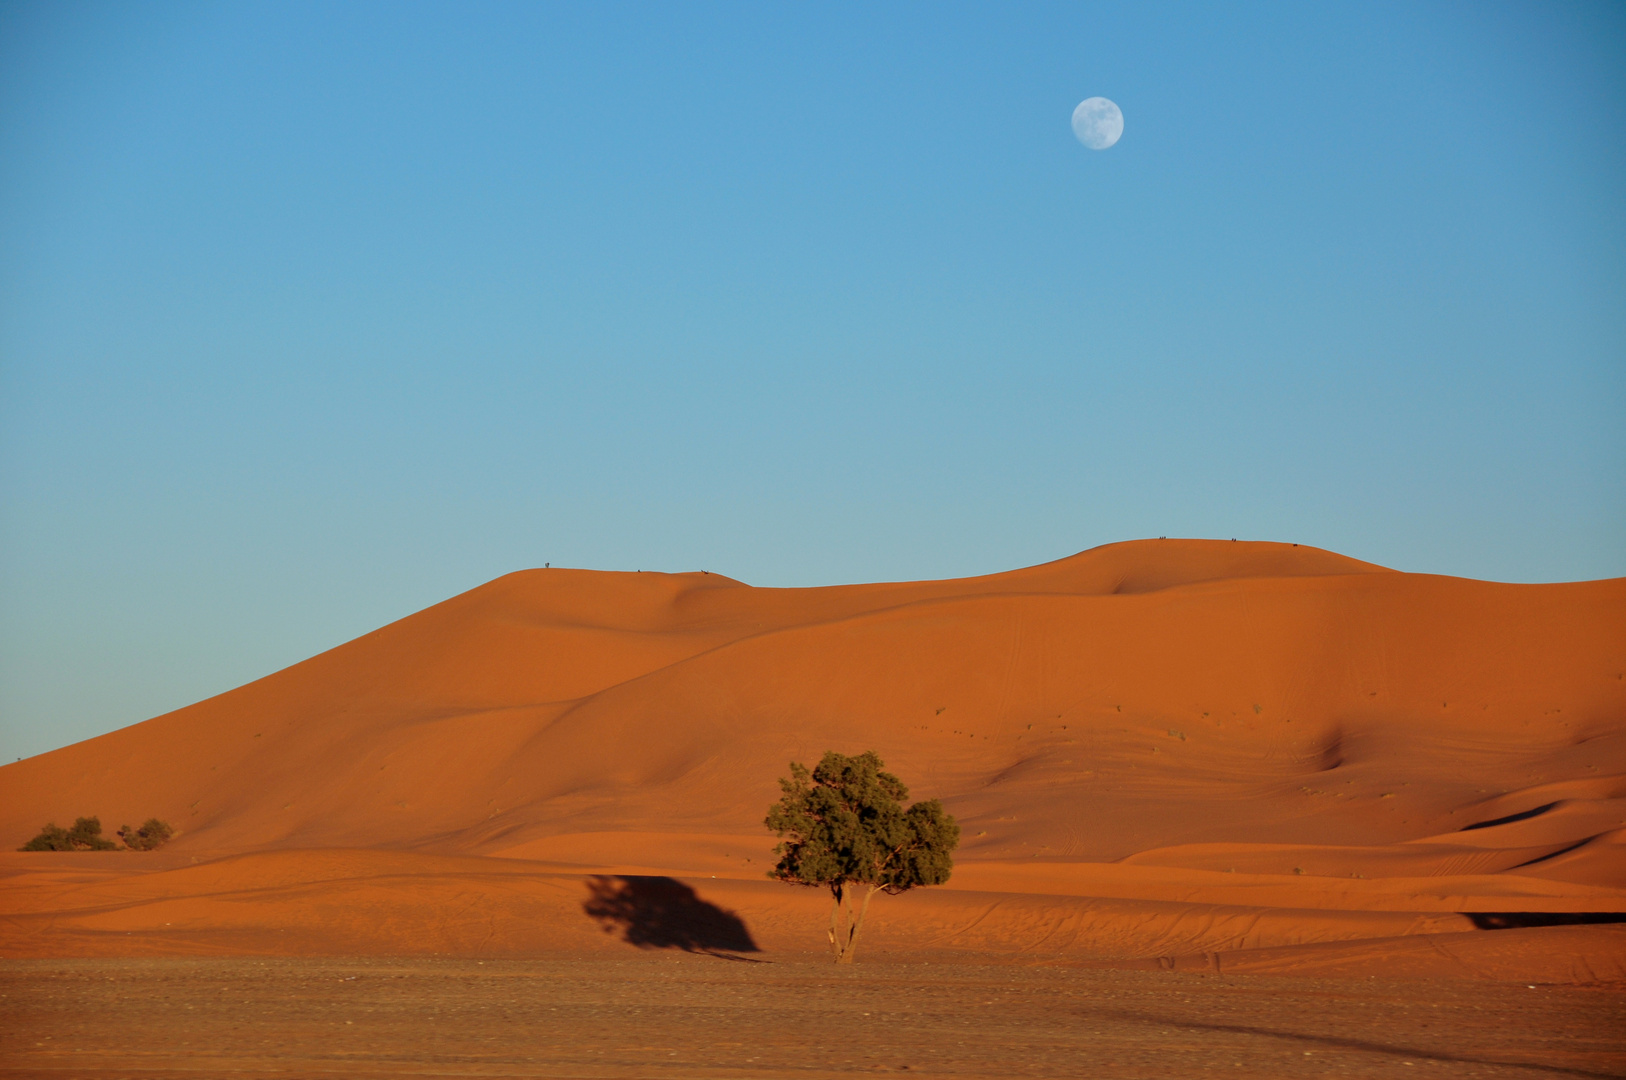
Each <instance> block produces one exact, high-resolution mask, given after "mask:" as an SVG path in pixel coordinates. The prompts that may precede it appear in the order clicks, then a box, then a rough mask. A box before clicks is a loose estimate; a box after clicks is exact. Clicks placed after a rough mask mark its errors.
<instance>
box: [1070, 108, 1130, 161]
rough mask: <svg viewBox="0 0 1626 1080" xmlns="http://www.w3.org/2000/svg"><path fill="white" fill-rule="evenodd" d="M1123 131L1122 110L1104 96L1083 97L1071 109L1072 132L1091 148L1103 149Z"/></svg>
mask: <svg viewBox="0 0 1626 1080" xmlns="http://www.w3.org/2000/svg"><path fill="white" fill-rule="evenodd" d="M1123 133H1124V114H1123V110H1121V109H1119V108H1118V106H1117V105H1115V104H1114V103H1113V102H1110V101H1108V100H1107V99H1106V98H1104V97H1092V98H1085V99H1084V100H1083V101H1081V102H1079V103H1078V108H1076V109H1074V110H1073V134H1074V135H1077V136H1078V141H1079V142H1081V143H1083V144H1084V145H1085V146H1087V147H1089V148H1090V149H1091V150H1105V149H1106V148H1107V147H1109V146H1111V145H1112V144H1113V143H1115V142H1117V141H1118V137H1119V136H1120V135H1122V134H1123Z"/></svg>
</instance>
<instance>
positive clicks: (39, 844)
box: [18, 817, 118, 851]
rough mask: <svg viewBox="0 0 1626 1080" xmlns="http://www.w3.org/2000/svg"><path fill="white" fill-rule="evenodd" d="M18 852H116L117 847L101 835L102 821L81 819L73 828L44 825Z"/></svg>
mask: <svg viewBox="0 0 1626 1080" xmlns="http://www.w3.org/2000/svg"><path fill="white" fill-rule="evenodd" d="M18 850H19V851H117V850H118V845H117V844H115V843H113V841H111V840H109V839H108V838H107V837H105V836H103V835H102V819H101V818H98V817H82V818H79V819H77V820H76V821H74V823H73V828H71V829H64V828H60V827H59V826H58V825H57V824H56V823H55V822H51V823H50V824H48V825H46V826H45V828H43V829H41V830H40V834H39V835H38V836H36V837H34V839H32V840H30V841H29V842H28V843H26V844H24V845H23V846H22V847H20V848H18Z"/></svg>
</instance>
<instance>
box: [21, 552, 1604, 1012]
mask: <svg viewBox="0 0 1626 1080" xmlns="http://www.w3.org/2000/svg"><path fill="white" fill-rule="evenodd" d="M867 748H873V749H875V750H876V751H877V752H878V753H880V755H881V756H882V757H883V758H884V759H885V760H886V762H887V764H888V766H889V768H890V769H892V770H893V771H895V772H897V773H898V774H899V775H901V776H902V777H904V778H905V780H906V781H907V782H909V784H910V785H911V787H912V788H913V790H914V794H915V795H916V796H938V797H941V798H943V799H944V801H945V802H946V804H947V805H948V808H949V809H950V810H951V812H953V813H954V814H955V815H956V816H957V817H958V818H959V820H960V822H961V825H962V829H963V840H962V848H961V851H960V853H959V855H958V857H957V869H956V872H955V875H954V879H953V881H952V882H951V883H950V884H949V885H948V886H947V887H945V888H942V889H935V890H927V891H923V892H920V893H916V894H910V895H909V896H906V897H900V898H896V899H891V900H888V901H887V902H885V903H883V904H879V905H878V906H877V910H876V912H875V915H874V919H875V922H874V929H873V930H872V931H871V933H870V944H869V947H871V948H873V949H876V950H881V951H883V952H884V951H886V950H893V951H894V952H895V953H896V955H899V956H902V955H907V954H909V953H910V952H920V951H922V950H954V951H957V952H960V953H963V954H966V955H973V954H974V955H977V956H979V957H981V958H984V959H988V958H999V957H1008V958H1010V959H1013V960H1019V961H1023V962H1035V961H1044V962H1051V961H1058V960H1059V961H1064V962H1097V961H1110V962H1114V963H1121V962H1145V963H1157V964H1161V965H1163V966H1174V967H1190V966H1194V965H1195V966H1204V965H1207V966H1210V967H1213V966H1220V967H1224V966H1225V965H1227V964H1228V965H1230V967H1231V969H1232V970H1268V971H1272V972H1284V971H1294V970H1315V971H1355V970H1365V969H1366V968H1374V969H1376V968H1377V967H1381V968H1383V969H1384V970H1392V971H1396V972H1407V971H1413V970H1415V971H1417V972H1418V973H1425V974H1426V973H1457V974H1477V975H1484V976H1488V977H1508V978H1525V977H1530V978H1536V977H1541V978H1547V979H1551V980H1555V981H1557V980H1581V981H1594V980H1616V979H1621V978H1623V977H1626V923H1619V922H1616V921H1612V917H1614V916H1617V915H1619V914H1620V913H1623V912H1626V847H1623V844H1626V580H1611V581H1599V582H1583V583H1574V584H1559V585H1503V584H1494V583H1488V582H1479V581H1470V580H1464V579H1455V578H1443V577H1435V576H1426V575H1415V574H1403V573H1398V572H1394V571H1390V570H1386V569H1383V568H1381V567H1377V566H1373V565H1370V564H1367V563H1361V562H1358V561H1356V560H1353V559H1348V558H1344V557H1342V556H1339V555H1336V554H1332V553H1330V552H1325V551H1320V550H1317V549H1314V548H1308V547H1298V546H1293V545H1288V544H1262V543H1236V542H1212V541H1179V540H1163V541H1139V542H1134V543H1125V544H1115V545H1109V546H1107V547H1103V548H1097V549H1094V550H1091V551H1087V552H1084V553H1082V554H1079V555H1076V556H1073V557H1071V558H1067V559H1062V560H1059V561H1057V562H1054V563H1048V564H1045V565H1042V566H1036V567H1030V568H1027V569H1023V570H1017V571H1012V572H1010V573H1004V574H996V575H990V576H987V577H980V578H967V579H960V580H952V581H929V582H914V583H898V584H871V585H855V586H841V587H832V588H818V589H765V588H753V587H750V586H747V585H744V584H741V583H740V582H737V581H733V580H731V579H729V578H726V577H723V576H721V575H717V574H708V573H692V574H656V573H635V574H627V573H601V572H589V571H575V570H563V569H548V570H531V571H524V572H521V573H516V574H511V575H509V576H507V577H503V578H500V579H498V580H496V581H493V582H491V583H489V584H487V585H484V586H481V587H479V588H477V589H474V590H472V591H470V592H468V593H465V594H463V595H461V596H457V597H454V598H452V599H451V600H448V601H446V602H444V603H442V604H439V605H436V606H434V607H432V608H429V609H427V610H425V611H422V612H419V613H418V614H416V615H413V616H410V617H408V618H406V619H402V620H400V621H399V622H396V623H393V624H391V625H389V626H386V627H384V628H382V629H380V630H378V631H375V632H374V633H371V634H368V635H366V636H364V637H361V638H358V639H357V640H355V641H352V642H349V643H348V644H345V645H343V646H340V647H339V648H336V649H333V650H331V651H329V652H327V653H323V654H322V655H320V656H317V657H314V658H312V659H310V660H307V661H305V662H303V663H300V664H296V665H294V666H293V667H290V668H288V669H286V670H284V671H281V672H278V673H276V674H274V675H271V676H268V677H267V678H264V679H261V680H259V681H257V682H254V683H251V684H248V685H246V686H243V687H240V688H239V689H237V690H233V691H231V692H229V693H226V694H223V695H220V696H219V697H216V698H212V699H209V700H207V701H203V702H200V703H198V704H196V705H193V706H190V707H188V708H185V709H181V710H178V711H177V712H174V713H170V714H167V715H165V716H161V717H157V718H155V719H153V720H150V721H147V722H145V723H142V724H137V725H135V726H133V727H130V728H126V729H123V730H121V731H117V732H113V733H111V734H109V735H106V736H103V737H100V738H97V739H92V740H89V741H87V742H84V743H80V744H77V745H74V746H69V747H66V748H64V749H61V750H58V751H55V752H52V753H49V754H44V755H41V756H39V757H37V758H32V759H29V760H26V761H23V762H18V763H16V764H13V765H8V766H5V767H4V769H0V776H3V778H4V779H3V781H0V838H3V839H5V846H6V847H8V848H15V847H16V846H17V845H18V844H20V843H22V841H24V840H26V839H27V838H28V837H29V836H30V835H32V834H33V832H34V831H35V830H37V829H38V827H39V826H40V825H41V824H42V823H44V822H45V821H46V820H52V819H54V820H57V821H65V820H71V819H72V818H74V817H75V816H77V815H80V814H91V813H95V814H99V815H100V816H101V818H102V820H103V821H104V822H115V823H117V822H124V821H133V820H142V819H144V818H146V817H148V816H151V815H154V814H156V815H157V816H159V817H162V818H165V819H167V820H169V821H171V822H172V823H174V824H175V825H177V826H178V827H179V829H180V830H181V833H180V835H179V836H178V837H177V839H176V840H174V841H173V842H172V843H171V844H170V845H169V846H168V847H166V848H164V849H162V850H161V851H159V852H156V853H151V854H142V855H134V854H129V853H84V854H56V853H27V854H23V853H8V854H5V855H4V856H0V874H4V875H5V885H4V890H3V893H0V955H3V956H7V957H16V956H26V955H98V954H124V953H152V954H163V953H189V952H281V953H300V952H306V953H332V952H352V953H354V952H366V953H376V954H391V953H405V952H462V953H480V952H489V953H494V954H539V953H546V952H550V951H561V950H590V949H601V950H616V949H621V950H624V949H627V948H630V947H632V946H629V945H628V944H627V943H626V941H625V940H622V939H621V938H620V937H618V936H617V935H616V934H615V933H606V932H605V931H606V927H604V926H601V925H598V924H597V923H595V921H594V920H593V919H591V918H589V917H588V915H587V914H586V912H585V911H584V902H585V901H586V900H587V898H588V893H587V891H586V890H587V888H588V883H589V882H591V881H593V880H600V881H604V880H610V879H611V878H614V877H616V876H619V877H621V878H623V879H626V880H628V881H635V880H638V879H643V878H650V879H664V878H673V879H679V880H681V881H683V882H686V883H687V885H686V886H684V887H685V888H689V889H692V890H694V892H695V895H696V896H697V897H698V898H700V900H699V901H697V902H702V901H703V902H704V903H706V904H710V905H713V906H715V907H716V908H717V910H719V911H723V912H726V913H729V914H730V916H731V917H732V916H737V917H738V919H739V920H741V921H742V923H743V925H744V926H745V927H748V928H749V933H750V934H751V935H752V936H753V940H754V941H755V942H756V943H757V944H759V945H760V946H761V947H762V949H763V950H764V953H765V954H772V953H774V952H775V951H776V950H778V951H781V952H797V951H806V952H813V951H817V949H818V946H819V944H820V942H819V930H818V919H819V914H818V913H819V909H820V906H821V903H822V901H821V900H820V898H819V897H818V896H817V895H814V894H813V893H811V892H810V891H806V890H796V889H790V888H787V887H784V886H779V885H774V884H772V883H769V882H767V881H765V880H764V879H763V871H764V870H765V868H766V866H767V865H768V863H769V862H770V860H771V854H770V852H771V845H772V841H771V838H770V837H769V836H768V834H767V833H766V831H765V830H763V828H762V827H761V819H762V815H763V813H764V811H765V808H766V806H767V804H768V803H769V802H770V801H771V800H772V799H773V798H774V797H775V795H776V793H777V788H776V784H775V780H776V778H777V777H778V776H780V775H781V774H782V773H783V772H784V770H785V765H786V763H787V762H788V761H790V760H792V759H795V760H801V761H807V760H812V759H816V758H817V757H818V756H819V754H820V753H822V752H823V751H824V750H825V749H841V750H844V751H848V752H856V751H858V750H862V749H867Z"/></svg>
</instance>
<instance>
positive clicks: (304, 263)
mask: <svg viewBox="0 0 1626 1080" xmlns="http://www.w3.org/2000/svg"><path fill="white" fill-rule="evenodd" d="M1095 95H1102V96H1105V97H1109V98H1111V99H1113V100H1114V101H1116V102H1117V103H1118V104H1119V105H1120V106H1121V107H1122V109H1123V112H1124V116H1125V131H1124V135H1123V138H1122V141H1120V142H1119V143H1118V145H1117V146H1115V147H1113V148H1111V149H1109V150H1106V151H1101V152H1092V151H1089V150H1087V149H1085V148H1084V147H1082V146H1081V145H1080V144H1079V143H1078V142H1077V141H1076V140H1075V139H1074V138H1073V135H1072V132H1071V130H1070V128H1069V119H1070V116H1071V113H1072V110H1073V107H1074V106H1075V105H1076V104H1077V103H1078V102H1079V101H1080V100H1082V99H1083V98H1086V97H1090V96H1095ZM1622 131H1626V8H1622V7H1620V6H1619V5H1614V4H1602V3H1600V4H1581V5H1569V4H1539V5H1538V4H1529V5H1497V4H1486V3H1462V4H1426V3H1405V4H1382V3H1361V4H1347V5H1342V6H1338V5H1330V4H1316V5H1303V4H1279V5H1278V4H1266V5H1255V6H1241V5H1235V4H1215V5H1203V4H1193V5H1177V4H1159V5H1147V4H1139V3H1130V4H1099V5H1087V4H1071V5H1025V6H1020V7H1013V6H1011V5H1005V4H997V5H996V4H989V5H983V6H968V5H955V6H948V5H917V6H903V5H895V6H889V7H886V8H884V9H883V10H876V9H875V7H874V6H873V5H852V6H847V7H842V6H837V5H816V6H812V5H809V6H799V7H793V6H789V5H754V4H740V5H734V6H706V5H668V6H656V5H622V6H617V5H611V4H594V5H578V6H575V7H568V6H565V5H530V4H524V5H522V4H486V5H479V4H459V5H450V4H448V5H439V4H429V5H408V4H400V3H391V4H366V3H347V4H316V5H308V4H297V3H278V4H201V3H200V4H191V3H173V4H140V5H124V4H114V3H95V4H76V3H39V4H32V3H28V4H18V3H8V4H5V5H4V6H0V755H9V756H11V757H16V756H21V755H26V754H31V753H36V752H39V751H42V750H45V749H49V748H51V747H54V746H59V745H63V744H65V743H68V742H72V741H75V740H78V739H81V738H85V737H88V736H91V735H94V734H97V733H100V732H103V731H107V730H111V729H113V728H115V727H120V726H123V725H125V724H129V723H134V722H136V721H139V720H142V719H144V718H146V717H148V716H151V715H155V714H157V713H160V712H163V711H166V710H168V709H172V708H176V707H179V706H181V705H184V704H187V703H189V702H191V701H195V700H198V699H200V698H203V697H206V696H209V695H211V694H214V693H218V692H220V691H223V690H226V689H228V688H230V687H231V686H234V685H237V684H239V683H242V682H245V681H247V680H249V679H252V678H256V677H258V676H261V675H264V674H267V673H269V672H271V671H273V670H275V669H277V668H280V667H283V666H285V665H287V664H289V663H292V662H295V661H297V660H300V659H302V658H304V657H306V656H309V655H311V654H313V653H316V652H318V651H320V650H322V649H325V648H328V647H331V646H333V645H336V644H338V643H340V642H341V641H344V640H347V639H349V638H351V637H353V636H355V635H357V634H360V633H364V632H366V631H367V630H370V629H373V628H374V627H376V626H379V625H381V624H383V623H385V622H387V621H389V620H392V619H395V618H399V617H401V616H403V615H406V614H408V613H410V612H412V611H414V610H417V609H419V608H422V607H424V606H427V605H428V604H431V603H434V602H436V601H438V600H441V599H443V598H445V597H447V596H449V595H452V594H454V593H456V592H460V591H462V590H464V589H467V588H470V587H473V586H475V585H477V584H479V583H480V582H482V581H485V580H488V579H490V578H492V577H495V576H497V575H499V574H502V573H505V572H507V571H510V570H515V569H520V568H522V567H527V566H537V565H541V564H542V563H543V562H552V563H553V564H554V565H570V566H585V567H593V568H601V569H627V570H631V569H663V570H686V569H699V568H706V569H710V570H714V571H718V572H722V573H726V574H730V575H732V576H735V577H738V578H741V579H743V580H745V581H749V582H751V583H753V584H763V585H812V584H831V583H838V582H848V581H863V580H877V579H899V578H924V577H943V576H955V575H962V574H974V573H985V572H992V571H997V570H1003V569H1009V568H1012V567H1016V566H1021V565H1027V564H1031V563H1035V562H1041V561H1045V560H1049V559H1053V558H1057V557H1060V556H1063V555H1067V554H1069V553H1072V552H1074V551H1077V550H1080V549H1083V548H1087V547H1092V546H1094V545H1097V544H1101V543H1107V542H1111V541H1115V540H1124V539H1131V538H1135V537H1144V536H1158V535H1170V536H1209V537H1226V538H1228V537H1233V536H1236V537H1243V538H1253V539H1272V540H1291V541H1295V542H1299V543H1309V544H1316V545H1319V546H1322V547H1328V548H1332V549H1335V550H1338V551H1342V552H1344V553H1346V554H1349V555H1353V556H1356V557H1359V558H1363V559H1368V560H1372V561H1376V562H1381V563H1385V564H1387V565H1390V566H1395V567H1397V568H1400V569H1404V570H1412V571H1423V572H1429V573H1443V574H1456V575H1464V576H1472V577H1483V578H1493V579H1498V580H1507V581H1551V580H1573V579H1582V578H1597V577H1612V576H1619V575H1622V574H1626V496H1623V494H1622V493H1623V492H1626V423H1623V420H1622V417H1626V140H1623V139H1622V136H1621V132H1622Z"/></svg>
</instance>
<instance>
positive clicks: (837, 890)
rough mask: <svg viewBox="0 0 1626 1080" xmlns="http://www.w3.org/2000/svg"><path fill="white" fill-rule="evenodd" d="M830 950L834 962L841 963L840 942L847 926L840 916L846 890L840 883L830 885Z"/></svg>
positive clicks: (845, 936) (845, 933)
mask: <svg viewBox="0 0 1626 1080" xmlns="http://www.w3.org/2000/svg"><path fill="white" fill-rule="evenodd" d="M830 896H831V898H832V901H831V904H830V950H831V952H833V953H834V954H835V958H836V963H838V964H839V963H841V952H842V943H843V942H844V941H846V939H847V927H846V926H845V925H844V923H845V921H846V920H844V919H842V918H841V916H842V914H843V911H844V909H845V907H846V903H845V902H846V899H847V890H846V888H845V886H842V885H832V886H830Z"/></svg>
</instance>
